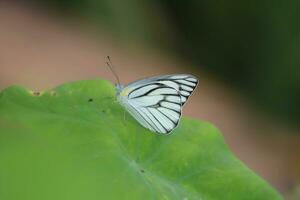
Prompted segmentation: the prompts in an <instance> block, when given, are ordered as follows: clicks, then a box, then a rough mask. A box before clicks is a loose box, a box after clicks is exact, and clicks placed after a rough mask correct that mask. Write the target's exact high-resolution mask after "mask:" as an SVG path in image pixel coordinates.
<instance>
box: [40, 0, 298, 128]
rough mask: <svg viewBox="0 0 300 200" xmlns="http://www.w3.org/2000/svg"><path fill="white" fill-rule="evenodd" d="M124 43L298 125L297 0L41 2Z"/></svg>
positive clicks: (60, 0)
mask: <svg viewBox="0 0 300 200" xmlns="http://www.w3.org/2000/svg"><path fill="white" fill-rule="evenodd" d="M36 3H38V4H40V5H43V6H44V7H45V8H48V9H49V8H51V9H52V10H55V11H57V12H58V13H59V14H61V15H62V16H65V17H72V16H76V17H82V18H85V19H89V20H91V21H92V22H94V23H95V24H96V25H98V26H99V27H101V28H102V27H103V26H106V27H107V28H108V30H109V31H111V32H112V34H114V36H117V37H119V38H122V39H123V40H126V41H128V40H131V41H134V42H143V43H145V44H147V45H153V46H156V47H157V46H158V47H160V48H161V49H164V50H166V51H168V52H169V53H172V54H175V55H178V56H180V57H181V58H182V59H187V60H190V61H192V62H193V63H194V64H195V65H198V66H201V67H202V68H205V69H206V70H207V71H209V72H213V73H214V74H215V75H217V76H218V77H219V78H221V79H222V80H224V84H228V85H230V86H234V87H236V88H238V89H239V90H240V91H241V92H242V93H243V94H244V95H245V96H247V97H248V98H250V99H251V100H252V101H253V102H255V103H256V104H257V105H259V106H261V108H262V109H264V110H266V111H268V112H270V113H271V114H273V115H275V116H277V117H278V118H280V119H281V120H285V121H287V122H291V123H298V122H299V120H300V106H299V103H300V67H299V65H300V56H299V52H300V26H299V19H300V13H299V9H300V1H297V0H288V1H280V2H276V1H275V2H274V1H273V2H270V1H267V0H254V1H247V2H245V1H238V0H229V1H214V0H203V1H193V0H189V1H180V0H169V1H168V0H155V1H149V0H139V1H138V0H129V1H126V2H123V1H118V0H102V1H97V0H72V1H70V0H43V1H37V2H36Z"/></svg>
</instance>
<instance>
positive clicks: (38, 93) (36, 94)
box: [33, 92, 41, 96]
mask: <svg viewBox="0 0 300 200" xmlns="http://www.w3.org/2000/svg"><path fill="white" fill-rule="evenodd" d="M40 94H41V93H40V92H33V95H34V96H40Z"/></svg>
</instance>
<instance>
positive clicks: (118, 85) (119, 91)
mask: <svg viewBox="0 0 300 200" xmlns="http://www.w3.org/2000/svg"><path fill="white" fill-rule="evenodd" d="M115 87H116V90H117V95H120V93H121V92H122V90H123V88H124V87H123V85H121V84H118V83H117V84H115Z"/></svg>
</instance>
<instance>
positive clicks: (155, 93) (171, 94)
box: [107, 57, 198, 134]
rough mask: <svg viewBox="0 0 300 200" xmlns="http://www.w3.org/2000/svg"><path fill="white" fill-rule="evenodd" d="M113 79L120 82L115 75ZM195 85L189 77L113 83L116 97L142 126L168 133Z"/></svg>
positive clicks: (176, 76) (176, 121)
mask: <svg viewBox="0 0 300 200" xmlns="http://www.w3.org/2000/svg"><path fill="white" fill-rule="evenodd" d="M107 58H108V60H109V61H110V59H109V57H107ZM110 63H111V61H110ZM107 64H108V65H109V63H107ZM109 67H110V68H111V70H112V72H113V73H114V74H115V72H114V71H113V69H112V67H111V66H110V65H109ZM115 76H116V77H117V80H118V82H119V79H118V76H117V75H116V74H115ZM197 84H198V79H197V78H196V77H195V76H192V75H189V74H173V75H165V76H155V77H150V78H146V79H142V80H138V81H135V82H133V83H130V84H129V85H127V86H122V85H121V84H120V83H118V84H116V89H117V94H116V96H117V99H118V101H119V102H120V104H121V105H122V106H123V107H124V108H125V109H126V110H127V111H128V112H129V113H130V114H131V115H132V116H133V117H134V118H135V119H136V120H137V121H138V122H139V123H140V124H141V125H142V126H144V127H145V128H148V129H150V130H151V131H153V132H157V133H163V134H168V133H170V132H171V131H172V130H174V128H175V127H176V126H177V125H178V122H179V120H180V116H181V110H182V106H183V105H184V104H185V102H186V101H187V99H188V98H189V97H190V96H191V94H192V93H193V91H194V89H195V88H196V86H197Z"/></svg>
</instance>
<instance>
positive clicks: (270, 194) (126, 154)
mask: <svg viewBox="0 0 300 200" xmlns="http://www.w3.org/2000/svg"><path fill="white" fill-rule="evenodd" d="M0 199H3V200H4V199H5V200H14V199H16V200H19V199H20V200H27V199H28V200H48V199H49V200H53V199H55V200H60V199H61V200H77V199H82V200H86V199H88V200H99V199H105V200H106V199H117V200H119V199H129V200H133V199H180V200H184V199H186V200H192V199H202V200H211V199H221V200H226V199H228V200H235V199H243V200H248V199H255V200H260V199H261V200H268V199H271V200H276V199H282V198H281V196H280V195H279V194H278V193H277V192H276V191H275V190H274V189H273V188H272V187H270V186H269V185H268V184H267V183H266V182H265V181H264V180H263V179H261V178H260V177H259V176H257V175H255V174H254V173H253V172H252V171H251V170H249V169H248V168H247V167H246V166H245V165H244V164H243V163H242V162H241V161H239V160H238V159H237V158H235V156H234V155H233V154H232V153H231V152H230V150H229V149H228V147H227V146H226V144H225V143H224V139H223V137H222V135H221V134H220V132H219V131H218V130H217V129H216V128H215V127H214V126H213V125H211V124H209V123H207V122H203V121H199V120H195V119H189V118H183V119H182V120H181V123H180V125H179V127H178V128H176V129H175V130H174V132H173V134H171V135H167V136H161V135H157V134H154V133H152V132H150V131H149V130H147V129H145V128H143V127H141V126H140V125H139V124H138V123H137V122H136V121H135V120H134V119H133V118H132V117H131V116H130V115H129V114H127V113H126V114H125V111H124V109H123V108H122V107H121V106H120V104H119V103H118V102H116V98H115V89H114V87H113V85H112V84H111V83H109V82H107V81H103V80H87V81H79V82H75V83H68V84H65V85H62V86H60V87H58V88H56V89H53V90H50V91H46V92H41V93H34V92H31V91H29V90H27V89H24V88H23V87H19V86H12V87H9V88H7V89H5V90H3V91H2V92H1V93H0Z"/></svg>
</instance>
